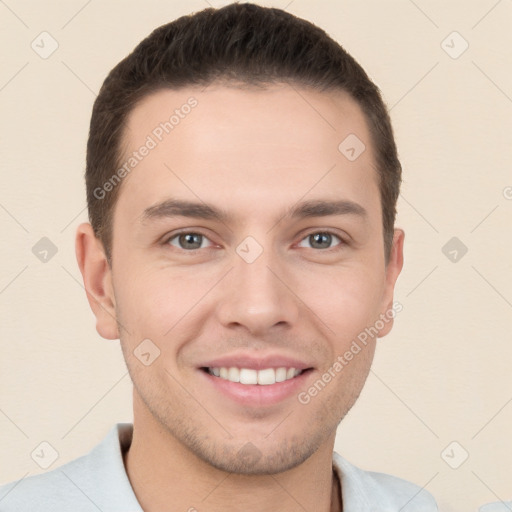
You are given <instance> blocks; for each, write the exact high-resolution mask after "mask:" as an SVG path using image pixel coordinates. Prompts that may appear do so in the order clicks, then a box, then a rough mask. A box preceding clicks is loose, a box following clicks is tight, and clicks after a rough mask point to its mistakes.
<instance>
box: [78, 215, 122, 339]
mask: <svg viewBox="0 0 512 512" xmlns="http://www.w3.org/2000/svg"><path fill="white" fill-rule="evenodd" d="M75 252H76V259H77V262H78V266H79V268H80V272H81V273H82V278H83V281H84V286H85V291H86V293H87V300H88V301H89V305H90V307H91V309H92V312H93V313H94V316H95V317H96V330H97V331H98V333H99V335H100V336H102V337H103V338H106V339H109V340H114V339H118V338H119V331H118V327H117V320H116V309H115V296H114V289H113V286H112V270H111V268H110V266H109V264H108V261H107V258H106V256H105V251H104V249H103V244H102V243H101V241H100V240H99V239H98V238H97V237H96V236H95V234H94V231H93V229H92V226H91V225H90V224H89V223H87V222H86V223H83V224H80V226H78V228H77V232H76V241H75Z"/></svg>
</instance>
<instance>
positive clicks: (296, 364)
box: [200, 354, 313, 370]
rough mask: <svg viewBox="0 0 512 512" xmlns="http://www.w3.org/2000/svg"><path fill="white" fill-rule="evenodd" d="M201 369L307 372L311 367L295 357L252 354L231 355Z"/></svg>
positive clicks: (208, 363)
mask: <svg viewBox="0 0 512 512" xmlns="http://www.w3.org/2000/svg"><path fill="white" fill-rule="evenodd" d="M200 367H201V368H232V367H235V368H248V369H251V370H264V369H265V368H283V367H285V368H295V369H296V370H307V369H308V368H312V367H313V365H312V364H309V363H307V362H305V361H302V360H300V359H297V358H295V357H291V356H286V355H279V354H269V355H266V356H261V355H260V356H255V355H254V354H231V355H226V356H222V357H218V358H216V359H212V360H210V361H207V362H205V363H204V364H201V365H200Z"/></svg>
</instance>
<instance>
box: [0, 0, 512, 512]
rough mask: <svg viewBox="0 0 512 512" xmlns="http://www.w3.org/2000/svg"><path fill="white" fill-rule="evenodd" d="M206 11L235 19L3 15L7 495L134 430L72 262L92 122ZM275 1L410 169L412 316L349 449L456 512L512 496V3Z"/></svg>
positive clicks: (2, 448)
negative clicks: (356, 80)
mask: <svg viewBox="0 0 512 512" xmlns="http://www.w3.org/2000/svg"><path fill="white" fill-rule="evenodd" d="M208 3H211V5H213V6H220V5H223V4H224V3H227V2H216V1H213V0H211V1H210V2H206V1H204V0H194V1H187V2H185V1H174V2H173V1H158V0H153V1H145V2H141V1H133V0H131V1H123V2H121V1H119V2H114V1H102V2H100V1H97V0H96V1H94V0H93V1H90V2H86V1H85V0H73V1H67V2H58V1H55V0H54V1H46V2H41V3H39V2H26V1H21V0H6V1H5V2H4V1H1V2H0V38H1V40H0V44H1V45H2V54H1V55H2V56H1V59H2V61H1V64H2V65H1V67H0V106H1V112H2V115H1V119H2V123H1V138H0V141H1V142H0V144H1V146H0V151H1V153H0V155H1V159H0V162H1V172H0V180H1V184H0V226H1V230H2V239H3V240H2V241H3V243H2V244H1V245H0V258H1V273H0V311H1V321H0V329H1V336H0V343H1V358H0V438H1V439H0V440H1V443H0V461H2V462H1V464H0V482H2V483H3V482H7V481H10V480H14V479H19V478H21V477H23V476H25V475H27V474H36V473H39V472H42V469H41V468H40V467H39V466H38V465H37V464H36V463H35V462H34V460H32V458H31V456H30V454H31V452H32V451H33V450H34V449H35V448H36V447H37V446H38V445H39V444H40V443H41V442H42V441H47V442H49V443H50V444H51V445H52V446H53V447H54V448H55V449H56V450H57V451H58V453H59V458H58V459H57V460H56V461H55V463H54V464H53V466H52V468H53V467H57V466H58V465H60V464H62V463H64V462H67V461H68V460H71V459H73V458H75V457H77V456H79V455H82V454H83V453H85V452H86V451H87V450H89V449H90V448H91V447H92V446H94V445H95V444H96V443H97V442H98V441H99V440H100V439H101V438H102V437H103V436H104V435H105V433H106V432H107V430H109V429H110V427H111V426H112V425H113V424H114V423H115V422H118V421H130V420H131V393H130V391H131V382H130V379H129V377H128V375H127V372H126V369H125V366H124V362H123V359H122V356H121V351H120V348H119V342H115V341H114V342H112V341H106V340H103V339H101V338H100V337H99V335H98V334H97V333H96V331H95V326H94V319H93V315H92V313H91V312H90V310H89V307H88V304H87V301H86V297H85V293H84V290H83V287H82V284H81V277H80V274H79V271H78V268H77V265H76V262H75V257H74V246H73V244H74V230H75V228H76V226H77V225H78V223H79V222H81V221H83V220H86V211H85V190H84V183H83V177H82V174H83V169H84V160H85V144H86V138H87V131H88V123H89V119H90V112H91V107H92V103H93V101H94V98H95V94H96V92H97V91H98V90H99V87H100V85H101V83H102V81H103V79H104V78H105V76H106V74H107V72H108V71H109V70H110V69H111V68H112V67H113V66H114V65H115V64H116V63H117V62H118V61H119V60H120V59H121V58H122V57H124V56H125V55H126V54H127V53H129V52H130V51H131V50H132V48H133V47H134V46H135V45H136V44H137V43H138V42H139V40H141V39H142V38H143V37H144V36H146V35H147V34H148V33H149V32H150V31H151V30H152V29H153V28H155V27H157V26H159V25H161V24H163V23H165V22H168V21H171V20H172V19H174V18H176V17H178V16H180V15H182V14H186V13H189V12H192V11H197V10H201V9H203V8H205V7H207V6H208ZM261 3H262V4H264V5H272V6H276V7H281V8H286V9H287V10H288V11H289V12H291V13H293V14H296V15H298V16H301V17H304V18H307V19H309V20H311V21H312V22H314V23H316V24H318V25H319V26H321V27H322V28H324V29H325V30H326V31H327V32H328V33H329V34H330V35H331V36H333V37H334V38H335V39H336V40H338V41H339V42H340V43H341V44H342V45H343V46H344V47H345V48H346V49H347V50H348V51H349V52H350V53H351V54H352V55H353V56H354V57H355V58H356V59H357V60H358V61H359V62H360V63H361V64H362V65H363V67H364V68H365V69H366V70H367V71H368V73H369V74H370V76H371V77H372V78H373V79H374V80H375V81H376V83H377V84H378V85H379V87H380V88H381V89H382V91H383V94H384V97H385V99H386V101H387V104H388V105H389V107H390V108H391V116H392V120H393V123H394V127H395V131H396V137H397V143H398V147H399V152H400V156H401V160H402V163H403V167H404V171H405V175H404V184H403V188H402V195H401V197H400V201H399V217H398V223H397V224H398V226H400V227H402V228H404V229H405V231H406V240H405V242H406V243H405V257H406V262H405V268H404V270H403V272H402V275H401V277H400V278H399V280H398V285H397V291H396V300H399V301H400V302H401V303H402V304H403V307H404V309H403V311H402V312H401V313H400V314H399V315H398V318H397V320H396V324H395V328H394V330H393V331H392V333H391V334H390V335H389V336H388V337H386V338H383V339H382V340H380V341H379V344H378V349H377V354H376V359H375V364H374V367H373V372H372V373H371V374H370V377H369V379H368V382H367V385H366V388H365V390H364V391H363V394H362V396H361V398H360V400H359V402H358V403H357V404H356V406H355V407H354V409H353V410H352V412H351V413H350V414H349V415H348V417H347V418H346V419H345V420H344V421H343V422H342V424H341V426H340V429H339V436H338V439H337V450H338V451H339V452H340V453H342V454H343V455H344V456H345V457H347V458H348V459H349V460H351V461H352V462H353V463H355V464H357V465H359V466H361V467H363V468H366V469H373V470H377V471H383V472H388V473H392V474H395V475H398V476H401V477H403V478H406V479H409V480H412V481H414V482H416V483H417V484H419V485H421V486H426V488H427V489H428V490H429V491H430V492H432V493H433V494H434V496H436V498H437V500H438V502H439V505H440V508H441V510H444V511H447V512H449V511H457V512H459V511H460V512H462V511H476V510H477V507H478V506H479V505H481V504H483V503H485V502H489V501H498V500H499V499H509V500H510V499H512V477H511V475H512V441H511V435H510V425H511V423H512V377H511V371H510V368H511V362H512V343H511V342H512V335H511V330H510V326H511V320H512V242H511V232H512V230H511V227H512V224H511V220H512V200H511V199H512V172H511V164H510V162H511V161H512V145H511V133H512V99H511V98H512V71H511V70H512V50H511V49H512V32H511V30H510V27H511V25H512V2H511V1H510V0H503V1H496V0H485V1H484V0H482V1H475V0H473V1H462V0H460V1H449V2H446V1H430V0H429V1H427V0H415V1H414V2H413V1H412V0H394V1H379V0H372V1H368V0H367V1H334V0H333V1H327V0H324V1H315V2H313V1H305V0H294V1H292V2H290V0H274V1H271V2H261ZM43 31H47V32H49V33H50V34H51V36H52V37H53V38H54V39H55V40H56V41H57V42H58V45H59V47H58V49H57V50H56V51H55V53H53V54H52V55H51V56H50V57H48V58H47V59H42V58H41V57H40V56H39V55H38V54H37V53H36V52H35V51H33V49H32V48H31V42H32V41H33V40H34V39H37V37H38V36H39V34H40V33H41V32H43ZM453 31H457V32H458V33H459V34H460V35H461V36H462V37H463V38H464V40H466V41H467V42H468V43H469V48H468V49H467V51H465V52H464V53H463V54H462V55H460V56H459V57H458V58H452V57H450V55H448V53H447V52H446V51H445V50H447V51H449V52H451V53H452V55H454V52H455V53H458V52H459V51H460V50H461V49H462V48H463V46H462V44H463V41H462V40H461V39H457V36H450V37H449V38H448V39H447V40H446V42H445V43H444V45H443V43H442V42H443V40H445V39H446V38H447V36H449V35H450V34H451V33H452V32H453ZM447 46H448V47H447ZM449 47H451V48H449ZM46 48H48V46H46ZM454 236H455V237H457V238H458V239H459V240H460V241H462V242H463V243H464V244H465V246H467V248H468V252H467V254H465V255H464V256H463V257H462V258H461V259H460V260H459V261H457V262H455V263H454V262H452V261H450V260H449V259H448V258H447V257H446V256H445V255H444V254H443V252H442V247H443V246H444V245H445V244H446V243H447V242H448V240H450V239H451V238H452V237H454ZM42 237H48V238H49V239H50V240H51V241H52V242H53V243H54V244H55V245H56V247H57V248H58V252H57V254H56V255H55V256H54V257H52V258H51V259H50V260H49V261H48V262H47V263H43V262H41V261H39V259H37V258H36V257H35V255H34V254H33V253H32V247H33V246H34V245H35V244H36V242H38V240H40V239H41V238H42ZM452 441H457V443H459V445H456V446H452V447H451V448H450V449H448V457H445V458H446V459H447V460H449V461H450V462H451V464H452V465H455V463H456V462H458V461H460V459H461V457H462V455H463V453H464V452H463V450H465V451H467V452H468V453H469V458H468V459H467V460H466V461H465V462H464V463H463V464H462V465H461V466H460V467H459V468H458V469H452V468H451V467H450V466H449V465H448V464H447V462H445V460H444V459H443V457H442V456H441V454H442V452H443V450H444V449H445V448H446V447H447V446H448V445H449V444H450V443H452ZM452 449H453V451H452ZM0 506H1V505H0Z"/></svg>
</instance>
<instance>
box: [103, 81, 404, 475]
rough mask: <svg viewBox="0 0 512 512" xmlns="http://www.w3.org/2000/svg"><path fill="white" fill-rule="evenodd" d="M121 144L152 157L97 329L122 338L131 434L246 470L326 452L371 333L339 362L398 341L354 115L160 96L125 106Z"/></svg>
mask: <svg viewBox="0 0 512 512" xmlns="http://www.w3.org/2000/svg"><path fill="white" fill-rule="evenodd" d="M191 97H193V98H194V100H190V98H191ZM187 102H188V104H189V105H193V106H191V107H190V108H186V107H183V105H186V104H187ZM177 109H178V111H179V112H178V114H177V115H176V117H175V119H174V120H172V123H173V126H172V128H169V126H168V125H161V123H165V121H168V120H169V118H170V116H171V115H172V114H173V113H174V112H175V111H176V110H177ZM177 118H179V121H176V120H177ZM162 126H165V127H166V128H167V131H166V130H165V129H164V128H162ZM158 128H160V129H158ZM167 132H168V133H167ZM350 134H354V135H356V136H357V138H358V139H359V141H360V142H362V143H363V144H364V145H365V149H364V151H363V152H362V153H361V154H359V156H357V155H358V153H359V152H360V150H361V148H362V146H361V145H360V143H359V142H357V140H356V139H354V138H352V139H348V141H351V144H348V146H349V147H348V148H347V147H346V145H347V144H346V143H345V146H344V145H343V144H342V146H341V150H340V149H339V146H340V143H342V141H344V140H345V139H346V138H347V136H349V135H350ZM148 136H149V139H148ZM352 137H353V136H352ZM150 139H151V140H152V141H153V143H154V144H153V143H152V142H150ZM354 141H356V142H354ZM143 145H146V147H150V146H152V147H150V149H149V150H148V151H144V150H142V151H139V148H141V146H143ZM123 147H124V148H125V161H128V159H129V158H130V157H133V152H134V151H137V152H138V155H139V157H141V158H140V161H139V160H137V164H136V165H135V166H134V167H133V169H131V170H130V172H129V174H128V175H127V176H126V177H125V178H124V179H123V183H122V189H121V191H120V194H119V198H118V202H117V204H116V206H115V210H114V218H113V241H112V269H111V270H110V269H108V271H107V272H108V276H107V277H108V279H107V280H108V281H109V283H110V285H109V286H110V287H111V290H112V294H111V295H112V297H111V299H112V300H111V303H112V304H111V312H110V313H111V314H105V311H104V310H106V309H108V307H104V308H101V310H102V311H103V312H101V311H100V312H98V313H97V317H98V323H97V325H98V331H99V332H100V334H102V335H103V336H105V337H111V338H112V337H118V336H119V337H120V339H121V346H122V349H123V353H124V357H125V359H126V363H127V366H128V369H129V372H130V375H131V378H132V380H133V383H134V388H135V399H136V401H137V402H138V403H139V404H141V405H140V406H139V407H138V409H137V410H136V417H135V422H138V423H139V426H141V425H142V427H141V428H144V427H143V425H144V422H149V421H153V422H154V421H157V422H158V424H159V425H160V426H161V428H162V429H164V430H165V431H166V432H167V433H169V434H171V435H172V436H173V437H174V438H175V439H177V440H178V441H179V442H180V443H181V444H182V445H183V446H185V447H186V448H188V449H189V450H190V451H192V452H193V453H194V454H195V455H197V456H198V457H200V458H201V459H202V460H204V461H206V462H208V463H209V464H211V465H213V466H215V467H218V468H220V469H223V470H226V471H229V472H235V473H246V474H256V473H276V472H279V471H283V470H285V469H289V468H292V467H295V466H297V465H298V464H300V463H301V462H303V461H305V460H306V459H307V458H308V457H310V456H311V455H312V454H313V453H315V452H316V451H317V450H319V449H320V447H322V446H325V445H326V444H329V443H331V449H332V442H333V440H334V435H335V430H336V427H337V425H338V423H339V422H340V421H341V419H342V418H343V417H344V416H345V414H346V413H347V412H348V410H349V409H350V408H351V406H352V405H353V404H354V402H355V400H356V399H357V397H358V395H359V393H360V391H361V389H362V387H363V384H364V382H365V379H366V377H367V375H368V372H369V369H370V365H371V362H372V358H373V353H374V349H375V341H376V337H375V336H374V337H373V338H372V337H367V339H366V342H365V343H364V344H363V343H361V341H359V343H358V346H359V351H357V353H356V349H352V357H351V358H350V359H349V358H348V356H347V357H345V356H344V354H346V353H347V351H350V350H351V347H354V340H358V336H359V340H361V333H362V332H364V331H365V328H368V327H370V326H375V325H377V326H378V327H380V328H379V329H378V331H379V332H378V337H381V336H384V335H385V334H387V332H388V331H389V330H390V328H391V324H392V321H391V320H390V319H389V315H388V316H386V319H387V320H386V321H385V322H382V321H380V322H378V320H379V318H381V319H382V318H383V317H382V314H386V313H389V311H390V310H391V306H392V298H393V297H392V296H393V287H394V284H395V280H396V278H397V276H398V273H399V272H400V269H401V264H402V262H401V252H402V241H403V232H400V230H397V231H396V233H395V240H394V246H393V251H392V254H391V259H390V262H389V264H388V265H387V266H386V265H385V258H384V242H383V232H382V213H381V204H380V196H379V188H378V177H377V173H376V171H375V157H374V151H373V148H372V145H371V141H370V135H369V130H368V127H367V124H366V121H365V118H364V116H363V114H362V112H361V110H360V108H359V107H358V105H357V104H356V103H355V102H354V101H353V100H351V99H350V98H349V97H348V96H347V95H345V94H344V93H341V92H339V93H320V92H311V91H308V90H305V89H297V90H294V89H293V88H291V87H289V86H285V85H282V86H272V87H271V88H269V89H268V90H265V91H261V90H252V89H250V90H249V89H247V90H240V89H236V88H228V87H225V86H221V85H212V86H210V87H208V88H207V89H206V90H204V91H200V90H198V89H183V90H180V91H169V90H165V91H159V92H157V93H154V94H152V95H151V96H149V97H146V98H145V99H144V100H143V101H142V102H141V103H139V104H138V105H137V106H136V107H135V109H134V110H133V111H132V113H131V115H130V116H129V119H128V128H127V131H126V133H125V138H124V144H123ZM350 147H354V148H355V151H351V150H350ZM142 153H145V156H143V157H142V155H141V154H142ZM354 155H355V156H357V158H355V159H354ZM347 156H349V157H350V158H348V157H347ZM137 158H138V157H137ZM143 340H145V341H143ZM141 343H142V344H141ZM336 362H338V365H336ZM340 365H341V369H340ZM327 374H328V375H330V378H329V377H326V375H327ZM237 380H240V381H241V382H236V381H237ZM319 381H320V382H321V383H320V384H319ZM315 389H316V392H315ZM137 415H138V417H137Z"/></svg>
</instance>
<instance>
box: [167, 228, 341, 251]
mask: <svg viewBox="0 0 512 512" xmlns="http://www.w3.org/2000/svg"><path fill="white" fill-rule="evenodd" d="M317 234H322V235H331V236H333V237H335V238H337V239H338V240H339V241H340V243H338V244H337V245H335V246H333V247H329V248H327V249H316V250H317V251H320V252H324V253H330V252H332V251H336V250H339V249H340V248H342V247H344V246H347V245H349V244H348V242H347V241H346V240H345V239H344V238H342V237H341V236H340V235H339V234H337V233H335V232H334V231H329V230H316V231H311V232H309V233H307V234H306V235H304V236H303V237H302V238H301V239H300V242H302V241H304V240H306V239H307V238H309V237H310V236H312V235H317ZM181 235H199V236H202V237H204V238H206V239H207V240H208V241H210V242H211V240H210V239H209V238H208V236H207V235H205V234H204V233H202V232H201V231H180V232H178V233H174V234H173V235H172V236H169V237H166V238H165V240H164V241H163V245H170V242H171V240H174V239H175V238H178V237H179V236H181ZM300 242H299V243H300ZM172 247H173V248H174V249H177V250H178V251H181V252H184V253H190V254H192V255H194V254H196V253H197V252H198V251H200V250H204V249H211V247H204V248H202V249H201V248H200V249H189V250H187V249H182V248H181V247H175V246H172ZM307 249H309V247H307ZM311 249H313V250H315V248H314V247H311Z"/></svg>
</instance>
